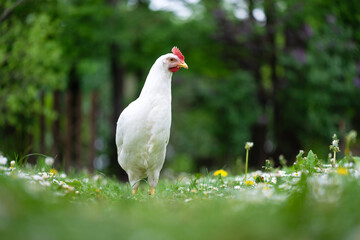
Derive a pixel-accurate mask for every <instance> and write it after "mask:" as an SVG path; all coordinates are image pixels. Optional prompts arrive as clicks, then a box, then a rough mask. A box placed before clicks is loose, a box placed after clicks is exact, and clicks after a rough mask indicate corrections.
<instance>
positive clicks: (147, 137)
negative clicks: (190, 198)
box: [116, 47, 188, 195]
mask: <svg viewBox="0 0 360 240" xmlns="http://www.w3.org/2000/svg"><path fill="white" fill-rule="evenodd" d="M171 51H172V53H168V54H165V55H163V56H160V57H159V58H158V59H157V60H156V61H155V63H154V65H153V66H152V67H151V69H150V72H149V74H148V76H147V78H146V81H145V84H144V87H143V88H142V90H141V93H140V96H139V97H138V98H137V99H136V100H135V101H133V102H132V103H130V104H129V106H128V107H127V108H125V109H124V111H123V112H122V113H121V114H120V117H119V119H118V122H117V126H116V146H117V153H118V162H119V164H120V166H121V167H122V168H123V169H124V170H125V171H126V173H127V174H128V177H129V182H130V185H131V187H132V189H133V190H132V192H133V194H135V193H136V191H137V189H138V187H139V184H140V180H141V179H143V178H146V177H147V178H148V182H149V185H150V191H149V193H150V194H151V195H154V193H155V187H156V185H157V183H158V180H159V175H160V171H161V169H162V167H163V164H164V161H165V153H166V146H167V144H168V142H169V137H170V126H171V77H172V74H173V73H175V72H177V71H178V70H179V69H180V67H183V68H186V69H187V68H188V66H187V64H186V63H185V61H184V60H185V58H184V56H183V55H182V54H181V52H180V50H179V49H178V48H177V47H173V48H172V50H171Z"/></svg>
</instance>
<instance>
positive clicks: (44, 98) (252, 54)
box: [0, 0, 360, 170]
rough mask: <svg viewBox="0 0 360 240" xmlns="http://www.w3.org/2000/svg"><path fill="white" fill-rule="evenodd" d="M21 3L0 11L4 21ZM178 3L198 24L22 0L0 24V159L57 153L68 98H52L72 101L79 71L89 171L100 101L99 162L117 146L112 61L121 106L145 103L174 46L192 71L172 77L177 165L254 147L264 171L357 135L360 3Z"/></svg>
mask: <svg viewBox="0 0 360 240" xmlns="http://www.w3.org/2000/svg"><path fill="white" fill-rule="evenodd" d="M15 2H16V1H13V0H5V1H2V2H1V3H0V16H4V14H5V13H6V11H7V10H9V9H11V7H12V6H14V4H15ZM176 3H177V4H184V5H185V6H186V7H187V8H188V9H189V11H191V15H190V16H189V17H188V18H181V17H179V16H177V15H176V14H175V13H174V12H170V11H165V10H158V11H154V10H152V9H151V7H150V6H151V1H141V0H135V1H120V0H119V1H116V0H115V1H114V0H113V1H105V0H87V1H67V0H56V1H46V0H41V1H35V0H25V1H23V2H21V3H20V4H19V5H18V6H16V7H15V8H13V9H11V12H10V13H9V14H7V15H6V16H5V17H4V18H3V19H2V21H0V36H1V37H0V134H1V136H2V138H1V139H0V150H1V151H4V152H5V153H6V154H13V152H14V151H15V152H26V151H27V149H28V147H29V145H31V147H32V148H31V150H32V151H39V139H40V136H41V134H42V133H41V131H45V138H46V149H47V151H48V152H51V150H50V149H52V147H53V146H52V144H53V143H54V141H55V140H54V138H55V136H53V134H52V133H51V128H52V124H53V123H54V121H56V120H59V121H60V128H61V131H60V134H61V137H62V138H64V135H65V132H66V126H67V125H66V121H65V118H66V112H65V106H64V105H65V103H64V98H65V97H64V96H63V97H62V98H60V101H62V102H61V107H60V108H59V109H54V102H55V97H54V95H53V93H54V92H55V91H60V92H61V93H62V94H63V95H66V94H65V93H66V92H67V91H68V89H69V79H70V78H71V70H72V69H73V70H75V72H76V74H77V75H78V78H79V81H80V83H79V84H80V87H81V93H83V95H82V97H81V98H82V99H83V102H82V115H83V116H84V118H83V120H82V121H83V127H82V133H81V135H82V146H83V152H84V155H83V156H82V158H83V159H82V160H83V161H89V160H88V159H87V158H88V156H87V155H86V154H85V153H86V152H88V151H89V148H90V147H91V146H93V145H95V144H94V143H91V142H90V138H91V136H90V133H89V132H90V130H89V129H90V123H89V115H90V114H91V111H92V110H91V106H90V105H91V104H90V95H91V94H92V93H93V92H97V93H98V94H99V100H98V108H97V109H98V110H97V112H98V115H97V123H96V124H97V128H96V132H97V135H96V140H97V143H98V144H97V152H98V153H99V154H100V153H101V154H108V151H109V149H112V148H114V149H115V145H114V146H112V145H109V146H105V147H104V146H100V145H101V144H99V142H100V143H102V145H104V143H106V144H107V143H108V142H112V139H113V138H114V136H112V131H111V130H112V128H114V127H115V126H112V125H113V123H109V118H111V115H112V112H113V108H112V105H113V104H114V103H113V100H112V98H111V96H112V89H113V88H114V86H113V85H112V84H113V83H112V81H111V78H112V75H111V74H112V73H111V64H112V63H111V58H112V57H113V56H112V54H116V59H117V60H118V67H120V68H121V69H122V73H123V77H124V79H125V80H124V92H123V93H122V94H123V96H122V98H121V99H119V101H121V102H122V106H123V107H124V106H126V105H127V104H128V103H129V102H131V101H133V100H134V99H135V98H136V97H137V94H138V93H139V91H140V89H141V87H142V84H143V82H144V80H145V77H146V75H147V72H148V70H149V69H150V67H151V65H152V63H153V62H154V61H155V59H156V58H157V57H158V56H160V55H161V54H164V53H166V52H169V51H170V49H171V47H172V46H174V45H177V46H178V47H179V48H180V49H181V51H182V52H183V54H184V55H185V58H186V62H187V63H188V65H189V67H190V69H189V71H180V72H179V73H177V74H175V75H174V77H173V127H172V135H171V139H170V146H171V153H169V154H168V159H169V160H170V164H169V166H171V165H172V166H174V167H175V168H180V169H182V168H183V169H186V170H195V169H196V168H199V167H201V166H206V167H210V168H211V167H213V166H216V167H221V166H224V165H234V164H235V159H236V158H237V157H238V156H242V155H243V154H244V149H243V147H242V146H243V144H244V142H246V141H250V140H251V141H254V142H255V147H258V149H254V151H258V152H264V155H256V154H254V156H261V157H257V158H258V159H255V160H254V161H257V162H263V161H264V160H265V159H262V158H263V156H266V157H273V158H275V160H276V158H277V157H278V155H279V153H282V152H283V153H284V154H285V157H286V158H290V161H293V160H294V157H295V155H296V153H297V151H298V148H300V147H301V148H305V149H309V147H310V146H311V147H312V148H313V149H314V150H315V151H316V152H318V153H319V155H322V157H323V158H324V155H325V154H326V153H325V152H321V151H320V150H319V149H320V146H325V145H327V144H328V143H327V139H329V137H330V136H331V135H332V134H333V133H334V132H336V133H338V135H339V136H340V137H343V136H344V135H345V132H346V131H348V130H350V129H356V130H358V132H359V130H360V110H359V109H360V101H358V99H357V98H358V96H359V95H360V60H359V49H358V46H359V41H360V37H359V36H360V31H359V29H358V28H357V26H358V25H359V21H360V20H359V14H360V12H359V11H360V10H359V9H360V8H359V5H360V4H359V3H358V2H357V1H355V0H351V1H346V2H345V1H344V2H328V1H324V0H316V1H305V2H303V3H300V2H298V1H294V0H279V1H273V0H272V1H266V3H265V1H253V0H248V1H228V0H223V1H198V2H196V3H192V2H188V1H176ZM239 12H242V13H246V14H242V16H241V17H239V14H238V13H239ZM256 12H257V13H259V12H260V13H261V12H262V13H263V14H264V19H265V20H264V19H260V18H258V16H257V15H256V14H255V13H256ZM112 46H116V49H117V52H115V53H114V52H113V49H114V48H112ZM41 116H43V117H44V118H45V130H44V129H41V127H39V121H40V117H41ZM259 126H260V127H259ZM254 129H255V130H254ZM256 129H261V131H262V132H261V133H260V134H259V132H258V130H256ZM259 136H263V137H259ZM108 139H111V141H108ZM295 151H296V152H295ZM51 154H53V155H57V154H58V153H57V152H51ZM110 156H111V154H110ZM176 159H185V161H184V164H183V165H184V166H183V167H182V166H181V165H182V164H178V165H179V166H178V167H176V166H175V165H176V164H174V163H173V162H171V160H173V161H176ZM90 161H93V159H90ZM111 161H115V159H111ZM189 161H193V162H194V164H189ZM250 164H251V161H250Z"/></svg>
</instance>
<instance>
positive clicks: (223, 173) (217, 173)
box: [214, 169, 228, 177]
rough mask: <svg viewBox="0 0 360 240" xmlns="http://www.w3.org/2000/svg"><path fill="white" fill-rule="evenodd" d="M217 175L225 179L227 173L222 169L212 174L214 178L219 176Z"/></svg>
mask: <svg viewBox="0 0 360 240" xmlns="http://www.w3.org/2000/svg"><path fill="white" fill-rule="evenodd" d="M219 175H221V176H222V177H226V176H227V175H228V173H227V171H225V170H222V169H220V170H217V171H215V172H214V176H219Z"/></svg>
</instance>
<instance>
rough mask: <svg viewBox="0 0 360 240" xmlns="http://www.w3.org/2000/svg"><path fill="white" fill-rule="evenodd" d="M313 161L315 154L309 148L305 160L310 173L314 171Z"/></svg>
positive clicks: (314, 160)
mask: <svg viewBox="0 0 360 240" xmlns="http://www.w3.org/2000/svg"><path fill="white" fill-rule="evenodd" d="M315 163H316V157H315V154H314V153H313V152H312V151H311V150H310V151H309V153H308V155H307V157H306V162H305V166H306V169H307V170H308V171H309V172H310V173H312V172H314V167H315Z"/></svg>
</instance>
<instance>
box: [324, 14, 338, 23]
mask: <svg viewBox="0 0 360 240" xmlns="http://www.w3.org/2000/svg"><path fill="white" fill-rule="evenodd" d="M326 21H327V22H328V23H331V24H334V23H335V22H336V17H335V16H334V15H332V14H329V15H327V16H326Z"/></svg>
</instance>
